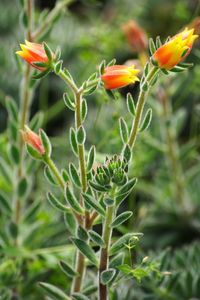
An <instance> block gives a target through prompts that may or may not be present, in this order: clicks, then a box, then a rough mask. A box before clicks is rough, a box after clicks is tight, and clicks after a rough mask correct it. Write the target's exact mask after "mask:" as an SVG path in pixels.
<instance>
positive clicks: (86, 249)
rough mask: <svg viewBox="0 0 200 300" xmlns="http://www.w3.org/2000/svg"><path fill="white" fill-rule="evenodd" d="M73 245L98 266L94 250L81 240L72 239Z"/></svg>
mask: <svg viewBox="0 0 200 300" xmlns="http://www.w3.org/2000/svg"><path fill="white" fill-rule="evenodd" d="M72 241H73V243H74V244H75V245H76V247H77V248H78V249H79V250H80V251H81V253H82V254H83V255H84V256H85V257H87V259H88V260H89V261H90V262H91V263H92V264H94V265H95V266H98V259H97V256H96V254H95V252H94V251H93V250H92V248H91V247H90V246H89V245H88V244H87V243H86V242H84V241H82V240H80V239H75V238H73V239H72Z"/></svg>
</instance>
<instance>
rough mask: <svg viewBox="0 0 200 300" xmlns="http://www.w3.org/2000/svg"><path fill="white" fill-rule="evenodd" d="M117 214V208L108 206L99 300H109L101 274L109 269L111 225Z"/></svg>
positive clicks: (104, 230) (101, 257)
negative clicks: (115, 213)
mask: <svg viewBox="0 0 200 300" xmlns="http://www.w3.org/2000/svg"><path fill="white" fill-rule="evenodd" d="M114 212H115V206H114V205H113V206H107V209H106V219H105V223H104V227H103V240H104V244H105V246H104V247H102V248H101V252H100V266H99V300H108V288H107V285H104V284H102V283H101V273H102V272H103V271H105V270H107V269H108V261H109V248H110V241H111V236H112V227H111V223H112V220H113V215H114Z"/></svg>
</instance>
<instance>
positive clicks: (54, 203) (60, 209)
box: [47, 192, 71, 212]
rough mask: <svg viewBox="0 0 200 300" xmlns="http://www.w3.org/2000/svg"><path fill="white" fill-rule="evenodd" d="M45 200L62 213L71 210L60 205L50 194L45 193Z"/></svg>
mask: <svg viewBox="0 0 200 300" xmlns="http://www.w3.org/2000/svg"><path fill="white" fill-rule="evenodd" d="M47 199H48V201H49V203H50V204H51V205H52V206H53V207H54V208H56V209H58V210H59V211H62V212H70V211H71V209H70V208H69V207H67V206H66V205H64V204H62V203H61V202H60V201H59V200H58V199H57V198H56V197H55V196H54V195H53V194H52V193H51V192H48V193H47Z"/></svg>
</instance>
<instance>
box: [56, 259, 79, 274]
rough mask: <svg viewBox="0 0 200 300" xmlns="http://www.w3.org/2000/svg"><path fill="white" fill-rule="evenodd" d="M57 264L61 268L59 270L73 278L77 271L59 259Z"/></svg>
mask: <svg viewBox="0 0 200 300" xmlns="http://www.w3.org/2000/svg"><path fill="white" fill-rule="evenodd" d="M59 266H60V268H61V270H62V271H63V272H64V273H65V274H66V275H67V276H68V277H70V278H73V277H74V276H76V275H77V272H75V271H74V269H73V268H72V267H71V266H70V265H68V264H67V263H66V262H64V261H62V260H61V261H60V263H59Z"/></svg>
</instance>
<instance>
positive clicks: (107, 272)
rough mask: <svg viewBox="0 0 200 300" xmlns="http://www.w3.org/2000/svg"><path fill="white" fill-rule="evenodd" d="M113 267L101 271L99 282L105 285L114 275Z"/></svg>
mask: <svg viewBox="0 0 200 300" xmlns="http://www.w3.org/2000/svg"><path fill="white" fill-rule="evenodd" d="M115 273H116V270H115V269H108V270H105V271H103V272H102V273H101V283H102V284H104V285H107V284H108V283H109V282H110V281H111V280H112V279H113V277H114V276H115Z"/></svg>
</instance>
